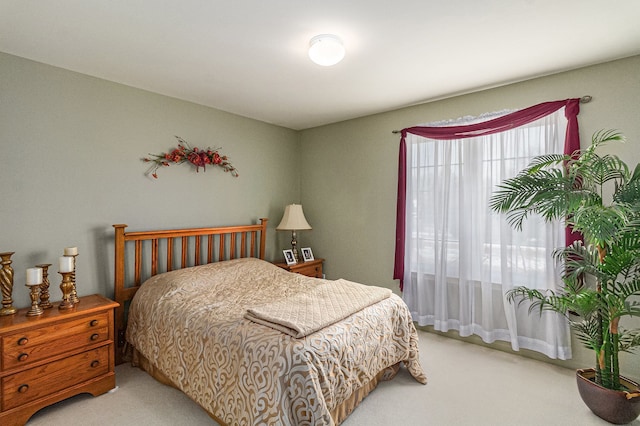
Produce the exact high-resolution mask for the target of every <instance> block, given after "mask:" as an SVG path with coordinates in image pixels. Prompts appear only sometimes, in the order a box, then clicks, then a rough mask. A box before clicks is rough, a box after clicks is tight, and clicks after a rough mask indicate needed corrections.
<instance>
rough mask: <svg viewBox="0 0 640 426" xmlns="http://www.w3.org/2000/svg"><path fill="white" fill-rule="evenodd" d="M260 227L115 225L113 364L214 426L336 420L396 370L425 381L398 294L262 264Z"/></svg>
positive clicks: (412, 331)
mask: <svg viewBox="0 0 640 426" xmlns="http://www.w3.org/2000/svg"><path fill="white" fill-rule="evenodd" d="M266 223H267V220H266V219H261V220H260V224H256V225H242V226H231V227H220V228H196V229H179V230H170V231H167V230H163V231H147V232H126V231H125V228H126V225H114V227H115V231H116V232H115V298H116V301H117V302H119V303H120V307H119V308H118V310H117V311H116V321H115V323H116V334H117V336H119V337H118V339H117V340H118V342H117V343H118V345H117V347H118V350H117V352H118V353H117V359H118V361H119V362H122V361H123V360H125V359H130V360H131V361H132V362H133V363H134V365H137V366H139V367H141V368H142V369H144V370H145V371H147V372H148V373H149V374H151V375H152V376H153V377H155V378H156V379H157V380H159V381H161V382H163V383H165V384H169V385H171V386H174V387H176V388H178V389H180V390H181V391H182V392H184V393H185V394H186V395H188V396H189V397H190V398H191V399H193V400H194V401H195V402H196V403H198V404H199V405H200V406H201V407H202V408H203V409H205V410H206V411H207V412H208V413H209V415H210V416H211V417H212V418H213V419H214V420H216V421H217V422H218V423H220V424H222V425H255V424H260V425H337V424H340V423H341V422H342V421H344V419H345V418H346V417H347V416H348V415H349V414H350V413H351V412H352V411H353V410H354V409H355V407H356V406H357V405H358V404H359V403H360V401H362V399H364V397H366V395H368V394H369V393H370V392H371V391H372V390H373V389H375V387H376V386H377V384H378V382H379V381H380V380H389V379H391V378H393V377H394V376H395V375H396V374H397V373H398V371H399V370H400V369H403V370H406V371H405V372H404V373H403V374H410V375H411V376H413V377H414V378H415V380H416V381H417V382H418V383H422V384H424V383H426V377H425V375H424V372H423V370H422V367H421V365H420V361H419V353H418V337H417V333H416V330H415V327H414V325H413V322H412V320H411V316H410V314H409V312H408V309H407V307H406V305H405V304H404V302H403V301H402V299H401V298H399V297H398V296H396V295H394V294H393V293H391V291H389V290H388V289H382V288H380V287H372V286H365V285H362V284H358V283H352V282H350V281H346V280H324V279H319V278H311V277H307V276H304V275H300V274H295V273H291V272H288V271H285V270H284V269H281V268H279V267H277V266H275V265H273V264H271V263H269V262H266V261H265V260H264V251H265V238H266ZM176 265H177V266H176ZM129 276H131V278H130V279H129V278H128V277H129ZM294 306H295V309H294V308H292V307H294ZM126 354H129V355H128V356H127V355H126Z"/></svg>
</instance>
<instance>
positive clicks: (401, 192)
mask: <svg viewBox="0 0 640 426" xmlns="http://www.w3.org/2000/svg"><path fill="white" fill-rule="evenodd" d="M562 107H565V111H564V114H565V117H566V118H567V121H568V123H567V130H566V134H565V144H564V152H565V154H569V155H571V154H573V153H574V152H575V151H577V150H579V149H580V135H579V131H578V113H579V112H580V99H579V98H574V99H565V100H562V101H553V102H544V103H541V104H538V105H534V106H531V107H528V108H525V109H522V110H519V111H516V112H513V113H511V114H507V115H503V116H501V117H498V118H494V119H492V120H487V121H484V122H481V123H475V124H468V125H465V126H447V127H426V126H416V127H407V128H405V129H402V130H401V131H400V134H401V138H400V153H399V159H398V204H397V209H396V251H395V264H394V269H393V278H394V279H398V280H400V289H401V290H402V287H403V278H404V248H405V213H406V189H407V147H406V141H405V139H406V136H407V134H408V133H411V134H414V135H418V136H423V137H425V138H430V139H440V140H453V139H464V138H471V137H476V136H483V135H490V134H493V133H499V132H504V131H507V130H511V129H514V128H517V127H520V126H524V125H526V124H529V123H531V122H533V121H535V120H538V119H540V118H542V117H545V116H547V115H549V114H553V113H554V112H556V111H558V110H559V109H560V108H562ZM578 238H579V236H576V235H575V234H572V233H571V232H570V231H569V230H567V244H571V242H573V241H574V240H576V239H578Z"/></svg>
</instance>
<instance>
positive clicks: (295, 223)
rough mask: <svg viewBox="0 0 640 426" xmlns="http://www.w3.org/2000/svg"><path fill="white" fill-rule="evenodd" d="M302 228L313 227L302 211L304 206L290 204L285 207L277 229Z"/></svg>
mask: <svg viewBox="0 0 640 426" xmlns="http://www.w3.org/2000/svg"><path fill="white" fill-rule="evenodd" d="M302 229H311V225H309V223H308V222H307V219H305V217H304V213H303V212H302V206H301V205H300V204H289V205H288V206H286V207H285V208H284V215H283V216H282V220H281V221H280V225H278V226H277V227H276V230H277V231H299V230H302Z"/></svg>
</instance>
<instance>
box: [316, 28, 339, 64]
mask: <svg viewBox="0 0 640 426" xmlns="http://www.w3.org/2000/svg"><path fill="white" fill-rule="evenodd" d="M344 54H345V49H344V45H343V44H342V40H340V38H339V37H338V36H335V35H333V34H320V35H317V36H315V37H313V38H312V39H311V41H310V42H309V58H311V60H312V61H313V62H315V63H316V64H318V65H322V66H324V67H330V66H331V65H335V64H337V63H338V62H340V61H341V60H342V58H344Z"/></svg>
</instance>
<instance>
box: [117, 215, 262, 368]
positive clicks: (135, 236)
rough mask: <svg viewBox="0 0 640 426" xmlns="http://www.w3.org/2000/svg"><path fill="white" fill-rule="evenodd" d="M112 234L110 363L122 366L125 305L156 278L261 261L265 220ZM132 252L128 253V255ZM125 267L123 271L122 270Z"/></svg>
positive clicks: (121, 227) (122, 228)
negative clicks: (223, 264) (229, 263)
mask: <svg viewBox="0 0 640 426" xmlns="http://www.w3.org/2000/svg"><path fill="white" fill-rule="evenodd" d="M113 227H114V228H115V271H114V294H115V299H116V302H118V303H119V304H120V306H119V307H118V308H116V313H115V336H116V363H117V364H120V363H122V362H123V355H124V350H125V346H126V345H125V330H126V319H127V312H128V308H129V302H130V301H131V299H132V298H133V296H134V295H135V294H136V292H137V291H138V289H139V288H140V286H141V285H142V283H143V282H144V281H146V280H147V279H148V278H151V277H152V276H154V275H157V274H159V273H163V272H168V271H172V270H175V269H183V268H187V267H191V266H197V265H201V264H206V263H213V262H220V261H223V260H232V259H237V258H244V257H257V258H259V259H264V255H265V240H266V234H267V233H266V230H267V219H265V218H262V219H260V224H255V225H239V226H224V227H218V228H186V229H171V230H157V231H137V232H126V231H125V228H126V227H127V225H124V224H117V225H113ZM131 248H133V253H131V250H130V249H131ZM127 266H129V267H127Z"/></svg>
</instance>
